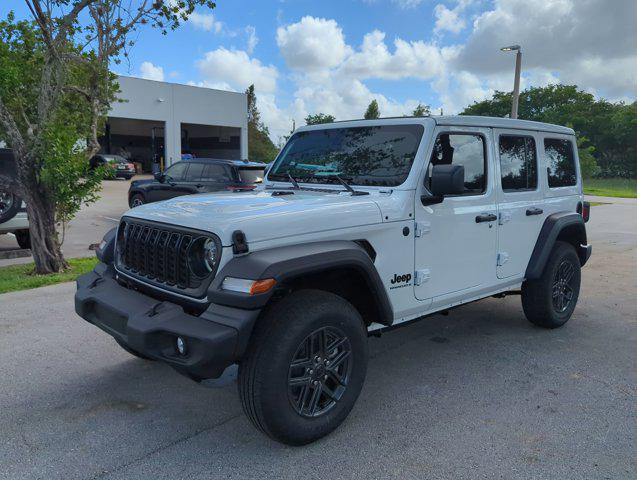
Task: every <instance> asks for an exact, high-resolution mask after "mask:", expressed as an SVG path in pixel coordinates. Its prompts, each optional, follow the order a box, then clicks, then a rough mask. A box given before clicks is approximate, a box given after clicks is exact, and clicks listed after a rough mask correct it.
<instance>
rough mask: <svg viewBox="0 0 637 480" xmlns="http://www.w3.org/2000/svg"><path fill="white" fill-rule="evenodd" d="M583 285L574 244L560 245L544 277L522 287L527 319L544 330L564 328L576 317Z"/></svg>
mask: <svg viewBox="0 0 637 480" xmlns="http://www.w3.org/2000/svg"><path fill="white" fill-rule="evenodd" d="M580 282H581V270H580V262H579V257H578V256H577V253H575V249H574V248H573V246H572V245H571V244H570V243H566V242H561V241H558V242H556V243H555V247H553V251H552V252H551V256H550V257H549V259H548V261H547V262H546V266H545V267H544V271H543V272H542V276H541V277H540V278H538V279H537V280H527V281H526V282H524V284H523V285H522V307H523V308H524V314H525V315H526V318H527V319H528V320H529V321H530V322H531V323H533V324H535V325H538V326H540V327H544V328H557V327H561V326H562V325H564V324H565V323H566V322H568V320H569V319H570V318H571V315H573V311H574V310H575V305H576V304H577V299H578V297H579V289H580Z"/></svg>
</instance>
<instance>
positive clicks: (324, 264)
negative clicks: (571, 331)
mask: <svg viewBox="0 0 637 480" xmlns="http://www.w3.org/2000/svg"><path fill="white" fill-rule="evenodd" d="M335 268H350V269H353V270H355V271H357V272H358V273H359V274H361V276H362V277H363V278H364V279H365V282H366V285H365V286H366V288H367V289H368V290H369V294H370V298H371V299H372V300H373V301H374V302H376V307H377V309H378V318H379V320H380V321H381V322H382V323H383V324H386V325H391V324H392V323H393V318H394V317H393V308H392V305H391V302H390V300H389V297H388V296H387V291H386V290H385V287H384V286H383V283H382V280H381V279H380V276H379V275H378V271H377V270H376V267H375V266H374V262H373V261H372V259H371V258H370V257H369V254H368V253H367V252H366V251H365V249H364V248H363V247H361V246H360V245H358V244H357V243H355V242H353V241H346V240H337V241H325V242H315V243H305V244H300V245H291V246H286V247H276V248H271V249H267V250H260V251H256V252H252V253H249V254H247V255H242V256H236V257H234V258H233V259H232V260H230V261H229V262H228V263H227V264H226V265H225V266H224V267H223V268H222V269H221V271H220V272H219V273H218V274H217V276H216V277H215V279H214V280H213V282H212V284H211V285H210V288H209V289H208V300H209V301H210V302H212V303H215V304H219V305H226V306H229V307H238V308H244V309H258V308H263V307H264V306H265V305H266V304H267V303H268V301H269V300H270V298H271V296H272V294H273V291H269V292H267V293H263V294H258V295H247V294H244V293H239V292H232V291H228V290H222V289H221V285H222V283H223V280H224V279H225V278H226V277H233V278H245V279H251V280H262V279H267V278H274V279H275V280H276V282H277V285H281V284H282V283H284V282H286V281H291V280H292V279H294V278H296V277H300V276H303V275H307V274H315V273H320V272H327V271H329V270H333V269H335Z"/></svg>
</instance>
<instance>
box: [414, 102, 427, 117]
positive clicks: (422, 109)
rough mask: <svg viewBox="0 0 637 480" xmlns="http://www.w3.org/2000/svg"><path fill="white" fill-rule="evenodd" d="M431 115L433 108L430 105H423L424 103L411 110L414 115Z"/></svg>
mask: <svg viewBox="0 0 637 480" xmlns="http://www.w3.org/2000/svg"><path fill="white" fill-rule="evenodd" d="M429 115H431V108H430V107H429V105H423V104H422V103H419V104H418V105H417V106H416V108H414V111H413V112H411V116H412V117H428V116H429Z"/></svg>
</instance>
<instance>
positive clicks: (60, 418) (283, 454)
mask: <svg viewBox="0 0 637 480" xmlns="http://www.w3.org/2000/svg"><path fill="white" fill-rule="evenodd" d="M588 230H589V237H590V240H591V242H592V243H593V246H594V247H593V248H594V250H593V256H592V258H591V260H590V262H589V264H588V265H587V266H586V267H585V269H584V271H583V284H582V292H581V297H580V302H579V304H578V307H577V309H576V311H575V314H574V316H573V318H572V319H571V321H570V322H569V323H568V324H567V325H566V326H565V327H563V328H561V329H557V330H553V331H548V330H543V329H540V328H537V327H534V326H533V325H531V324H530V323H529V322H527V321H526V320H525V318H524V316H523V313H522V309H521V306H520V300H519V297H507V298H505V299H487V300H483V301H480V302H476V303H473V304H470V305H466V306H464V307H461V308H458V309H456V310H453V311H452V312H451V313H450V315H449V316H446V317H445V316H442V315H436V316H433V317H430V318H428V319H425V320H423V321H421V322H417V323H415V324H412V325H410V326H406V327H404V328H401V329H397V330H395V331H392V332H389V333H386V334H384V335H383V336H382V337H380V338H370V339H369V342H370V349H371V359H370V363H369V368H368V373H367V380H366V384H365V387H364V389H363V391H362V393H361V396H360V398H359V400H358V403H357V405H356V406H355V408H354V410H353V411H352V413H351V415H350V416H349V418H348V419H347V420H346V421H345V423H344V424H343V425H341V427H340V428H339V429H338V430H337V431H336V432H334V433H333V434H332V435H330V436H328V437H326V438H324V439H322V440H320V441H318V442H316V443H315V444H312V445H309V446H306V447H296V448H293V447H286V446H283V445H280V444H278V443H276V442H273V441H272V440H270V439H268V438H267V437H265V436H263V435H262V434H260V433H258V432H257V431H256V430H255V429H254V428H253V427H252V426H251V425H250V424H249V422H248V420H247V419H246V418H245V416H244V415H243V413H242V411H241V407H240V404H239V400H238V395H237V390H236V385H230V386H226V387H223V388H216V389H213V388H207V387H204V386H201V385H198V384H196V383H194V382H192V381H190V380H188V379H186V378H184V377H182V376H180V375H178V374H177V373H175V372H174V371H172V370H171V369H170V368H169V367H166V366H164V365H161V364H157V363H154V362H147V361H144V360H139V359H137V358H134V357H132V356H130V355H128V354H127V353H126V352H124V351H123V350H121V349H120V348H119V347H118V346H117V345H116V344H115V342H114V341H113V340H112V339H111V338H110V337H109V336H107V335H106V334H104V333H103V332H101V331H99V330H98V329H96V328H95V327H92V326H91V325H89V324H87V323H86V322H84V321H83V320H81V319H80V318H79V317H77V316H76V315H75V313H74V310H73V293H74V290H75V288H74V285H73V284H62V285H57V286H52V287H45V288H41V289H36V290H30V291H25V292H16V293H9V294H4V295H0V432H2V436H1V444H0V445H1V447H0V466H1V468H0V478H7V479H35V478H38V479H47V480H48V479H58V478H59V479H65V480H67V479H98V478H99V479H137V478H152V479H171V480H172V479H182V478H183V479H186V478H188V479H204V478H223V479H234V478H237V479H252V478H254V479H260V480H263V479H265V478H290V479H301V478H302V479H305V478H320V479H325V478H357V479H358V478H360V479H370V478H371V479H376V478H378V479H381V478H382V479H385V478H401V479H402V478H406V479H453V480H456V479H480V478H485V479H494V478H502V479H560V480H564V479H578V480H579V479H634V478H637V460H636V459H637V287H636V285H637V202H631V201H628V202H623V201H622V202H615V203H613V204H612V205H601V206H596V207H593V209H592V220H591V222H590V223H589V227H588Z"/></svg>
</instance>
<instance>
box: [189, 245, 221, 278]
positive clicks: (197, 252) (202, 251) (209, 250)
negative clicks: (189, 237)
mask: <svg viewBox="0 0 637 480" xmlns="http://www.w3.org/2000/svg"><path fill="white" fill-rule="evenodd" d="M219 255H220V252H219V248H218V247H217V244H216V242H215V241H214V240H213V239H211V238H207V237H199V238H198V239H196V240H195V241H194V242H193V243H192V245H191V247H190V252H189V255H188V263H189V265H190V271H191V272H192V273H194V274H195V275H196V276H197V277H199V278H204V277H207V276H208V275H209V274H210V273H211V272H214V271H215V270H216V269H217V265H218V263H219Z"/></svg>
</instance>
